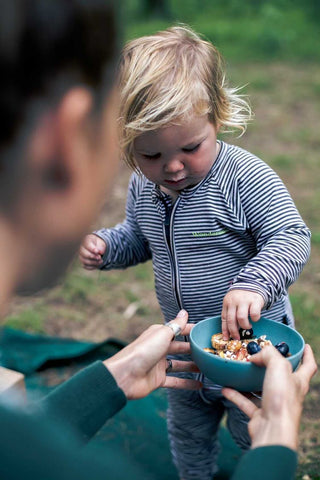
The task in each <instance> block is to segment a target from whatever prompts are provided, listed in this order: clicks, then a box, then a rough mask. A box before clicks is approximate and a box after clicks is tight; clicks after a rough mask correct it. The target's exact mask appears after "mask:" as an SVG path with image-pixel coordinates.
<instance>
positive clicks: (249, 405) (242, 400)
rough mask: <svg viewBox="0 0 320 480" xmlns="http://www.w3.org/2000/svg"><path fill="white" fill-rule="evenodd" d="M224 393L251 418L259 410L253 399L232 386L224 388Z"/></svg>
mask: <svg viewBox="0 0 320 480" xmlns="http://www.w3.org/2000/svg"><path fill="white" fill-rule="evenodd" d="M222 395H223V396H224V397H226V398H227V399H228V400H230V402H232V403H234V404H235V405H236V406H237V407H238V408H240V410H242V411H243V413H245V414H246V415H247V416H248V417H249V418H252V417H253V414H254V413H255V412H256V410H258V407H256V405H255V404H254V403H253V402H252V401H251V400H249V399H248V398H247V397H245V396H244V395H242V394H241V393H240V392H237V391H236V390H233V389H232V388H223V389H222Z"/></svg>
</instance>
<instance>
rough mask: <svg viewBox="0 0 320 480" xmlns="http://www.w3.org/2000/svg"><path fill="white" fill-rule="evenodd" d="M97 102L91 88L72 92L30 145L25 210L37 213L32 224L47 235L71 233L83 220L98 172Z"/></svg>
mask: <svg viewBox="0 0 320 480" xmlns="http://www.w3.org/2000/svg"><path fill="white" fill-rule="evenodd" d="M92 101H93V99H92V94H91V92H90V90H88V89H86V88H80V87H79V88H74V89H71V90H69V91H68V92H67V93H66V94H65V95H64V97H63V98H62V99H61V101H60V103H59V104H58V105H57V106H56V107H55V109H54V110H50V111H49V112H47V113H46V114H44V115H43V117H42V118H41V119H39V121H38V124H37V125H36V127H35V129H34V131H33V134H32V136H31V139H30V141H29V145H28V147H29V148H28V171H29V179H28V185H27V186H26V189H25V194H26V195H25V205H24V208H25V210H26V209H27V208H28V209H29V211H31V210H32V209H33V210H32V212H33V213H32V215H29V214H28V220H29V223H30V222H31V216H32V217H33V221H34V222H35V223H36V222H40V223H39V225H38V227H39V229H40V230H41V231H47V235H48V236H49V235H52V236H55V235H56V233H57V231H60V232H61V235H63V234H65V235H68V234H69V233H70V235H71V234H72V232H71V229H72V225H73V226H74V228H76V224H77V222H79V221H80V220H81V218H80V213H81V212H80V210H81V209H82V211H84V210H85V206H84V202H85V196H86V195H87V191H88V190H89V187H90V188H91V184H92V177H93V174H94V168H92V167H93V165H94V161H93V157H94V156H93V155H92V153H93V149H94V145H93V144H94V142H93V135H92V131H93V128H92V125H93V122H91V121H90V118H89V117H90V112H91V107H92ZM31 179H32V180H31ZM35 205H38V208H37V210H36V211H35V210H34V206H35ZM34 228H36V225H34ZM64 232H65V233H64ZM67 232H68V233H67Z"/></svg>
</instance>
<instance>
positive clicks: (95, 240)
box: [90, 235, 107, 255]
mask: <svg viewBox="0 0 320 480" xmlns="http://www.w3.org/2000/svg"><path fill="white" fill-rule="evenodd" d="M90 242H91V248H92V249H93V251H94V253H97V254H99V255H103V254H104V253H105V251H106V247H107V245H106V242H105V241H104V240H102V238H100V237H98V236H97V235H91V237H90Z"/></svg>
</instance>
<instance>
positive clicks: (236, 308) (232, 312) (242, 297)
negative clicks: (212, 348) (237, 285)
mask: <svg viewBox="0 0 320 480" xmlns="http://www.w3.org/2000/svg"><path fill="white" fill-rule="evenodd" d="M263 306H264V299H263V297H262V295H260V294H259V293H255V292H250V291H248V290H240V289H239V290H230V292H228V293H227V294H226V296H225V297H224V299H223V305H222V312H221V319H222V333H223V338H224V340H228V339H229V337H232V338H234V339H235V340H239V339H240V335H239V327H241V328H245V329H249V328H251V324H250V322H249V318H248V316H249V315H250V318H251V320H252V321H253V322H257V321H258V320H259V319H260V314H261V310H262V308H263Z"/></svg>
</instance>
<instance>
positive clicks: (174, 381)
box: [162, 376, 202, 390]
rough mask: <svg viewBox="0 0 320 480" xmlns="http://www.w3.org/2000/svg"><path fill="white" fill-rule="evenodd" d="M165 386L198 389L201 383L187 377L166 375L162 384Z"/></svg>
mask: <svg viewBox="0 0 320 480" xmlns="http://www.w3.org/2000/svg"><path fill="white" fill-rule="evenodd" d="M162 386H163V387H165V388H178V389H186V390H200V388H202V383H201V382H199V381H198V380H191V379H189V378H178V377H171V376H170V377H168V376H167V377H166V380H165V382H164V384H163V385H162Z"/></svg>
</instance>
